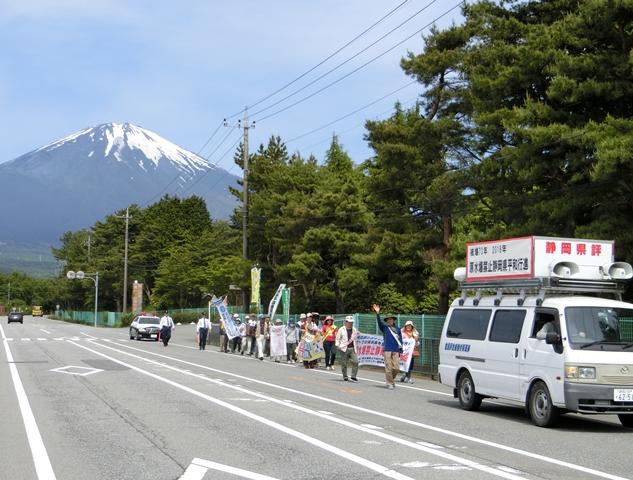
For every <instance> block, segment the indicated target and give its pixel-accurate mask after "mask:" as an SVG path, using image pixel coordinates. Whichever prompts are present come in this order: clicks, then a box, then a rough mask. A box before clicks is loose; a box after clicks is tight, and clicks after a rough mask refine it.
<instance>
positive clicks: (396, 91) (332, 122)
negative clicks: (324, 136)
mask: <svg viewBox="0 0 633 480" xmlns="http://www.w3.org/2000/svg"><path fill="white" fill-rule="evenodd" d="M414 83H417V80H413V81H411V82H408V83H407V84H405V85H403V86H401V87H399V88H397V89H396V90H393V91H391V92H389V93H387V94H386V95H383V96H382V97H380V98H378V99H376V100H374V101H372V102H370V103H368V104H366V105H364V106H362V107H360V108H357V109H356V110H354V111H352V112H349V113H347V114H345V115H343V116H342V117H339V118H337V119H336V120H332V121H331V122H329V123H326V124H325V125H322V126H320V127H317V128H315V129H313V130H310V131H309V132H306V133H303V134H301V135H298V136H296V137H294V138H291V139H289V140H287V141H286V142H285V143H291V142H294V141H295V140H299V139H300V138H303V137H307V136H308V135H311V134H313V133H315V132H318V131H320V130H323V129H324V128H327V127H329V126H330V125H334V124H335V123H338V122H340V121H341V120H345V119H346V118H348V117H351V116H352V115H354V114H356V113H358V112H362V111H363V110H365V109H367V108H369V107H371V106H372V105H375V104H377V103H378V102H380V101H382V100H384V99H386V98H389V97H390V96H392V95H395V94H396V93H398V92H400V91H402V90H404V89H405V88H407V87H409V86H411V85H413V84H414Z"/></svg>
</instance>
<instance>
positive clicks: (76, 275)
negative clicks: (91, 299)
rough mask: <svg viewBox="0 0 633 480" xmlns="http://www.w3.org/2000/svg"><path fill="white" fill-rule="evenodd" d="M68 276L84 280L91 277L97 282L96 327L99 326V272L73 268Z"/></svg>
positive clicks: (72, 278) (67, 273)
mask: <svg viewBox="0 0 633 480" xmlns="http://www.w3.org/2000/svg"><path fill="white" fill-rule="evenodd" d="M66 278H67V279H68V280H83V279H84V278H89V279H90V280H92V281H93V282H94V284H95V328H96V327H97V305H98V304H99V272H95V273H85V272H82V271H81V270H79V271H77V272H74V271H73V270H68V271H67V272H66Z"/></svg>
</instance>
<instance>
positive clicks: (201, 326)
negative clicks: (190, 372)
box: [196, 312, 211, 350]
mask: <svg viewBox="0 0 633 480" xmlns="http://www.w3.org/2000/svg"><path fill="white" fill-rule="evenodd" d="M210 327H211V322H209V319H208V318H207V314H206V313H204V312H203V313H202V316H201V317H200V319H199V320H198V324H197V325H196V330H197V332H198V347H199V348H200V350H204V348H205V347H206V345H207V335H208V333H209V328H210Z"/></svg>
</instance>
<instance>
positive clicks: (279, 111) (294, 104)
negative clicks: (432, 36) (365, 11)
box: [254, 0, 464, 122]
mask: <svg viewBox="0 0 633 480" xmlns="http://www.w3.org/2000/svg"><path fill="white" fill-rule="evenodd" d="M463 3H464V0H462V1H460V2H459V3H458V4H457V5H455V6H453V7H451V8H449V9H448V10H446V11H445V12H444V13H442V14H441V15H439V16H438V17H436V18H434V19H433V20H432V21H431V22H429V23H427V24H426V25H425V26H424V27H422V28H420V29H419V30H417V31H415V32H413V34H411V35H409V36H408V37H406V38H405V39H404V40H402V41H400V42H398V43H396V44H395V45H393V46H392V47H391V48H389V49H387V50H385V51H384V52H382V53H381V54H379V55H376V56H375V57H373V58H372V59H370V60H368V61H367V62H365V63H363V64H362V65H360V66H359V67H357V68H355V69H354V70H352V71H351V72H348V73H346V74H345V75H343V76H342V77H339V78H338V79H336V80H334V81H333V82H330V83H328V84H327V85H325V86H324V87H322V88H320V89H319V90H317V91H315V92H313V93H311V94H310V95H307V96H305V97H303V98H301V99H299V100H297V101H296V102H294V103H291V104H290V105H288V106H286V107H284V108H281V109H280V110H277V111H275V112H273V113H271V114H268V115H266V116H264V117H260V118H259V119H258V120H257V121H258V122H261V121H263V120H267V119H269V118H271V117H274V116H276V115H278V114H280V113H282V112H285V111H286V110H289V109H290V108H292V107H294V106H296V105H298V104H300V103H303V102H305V101H306V100H308V99H310V98H312V97H314V96H315V95H317V94H319V93H321V92H323V91H324V90H327V89H328V88H330V87H331V86H333V85H335V84H337V83H339V82H341V81H342V80H344V79H346V78H347V77H349V76H351V75H353V74H354V73H356V72H358V71H359V70H361V69H363V68H365V67H366V66H367V65H369V64H371V63H373V62H375V61H376V60H378V59H379V58H381V57H383V56H385V55H386V54H387V53H389V52H391V51H392V50H394V49H395V48H396V47H399V46H400V45H402V44H403V43H405V42H406V41H408V40H410V39H411V38H413V37H414V36H416V35H418V34H419V33H420V32H422V31H423V30H425V29H427V28H428V27H430V26H431V25H433V24H434V23H435V22H437V21H438V20H440V19H441V18H443V17H445V16H446V15H448V14H449V13H450V12H452V11H453V10H455V9H456V8H457V7H459V6H460V5H462V4H463ZM262 111H263V110H260V111H259V112H257V113H255V114H254V115H257V114H258V113H261V112H262Z"/></svg>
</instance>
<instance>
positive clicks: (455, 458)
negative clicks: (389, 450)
mask: <svg viewBox="0 0 633 480" xmlns="http://www.w3.org/2000/svg"><path fill="white" fill-rule="evenodd" d="M71 343H72V342H71ZM74 345H77V346H79V347H80V348H84V349H86V350H89V351H93V350H90V349H89V348H88V347H83V346H80V345H78V344H74ZM102 347H103V348H106V349H108V350H113V351H115V352H117V353H121V354H123V355H127V356H129V357H133V358H135V359H139V360H140V359H143V358H144V357H141V356H139V355H135V354H133V353H129V352H125V351H122V350H119V349H116V348H114V347H109V346H105V345H103V346H102ZM94 353H97V354H98V355H101V356H103V357H105V358H111V357H109V356H107V355H105V354H103V353H98V352H96V351H95V352H94ZM111 359H112V360H114V361H115V362H118V363H122V364H124V365H126V364H125V363H123V362H122V361H121V360H115V359H114V358H111ZM154 363H156V364H158V362H154ZM184 363H190V362H184ZM133 368H136V367H133ZM167 368H168V369H169V370H172V371H175V372H178V373H182V374H185V375H188V376H191V377H195V378H198V379H202V380H206V381H209V382H213V383H215V384H216V385H223V386H225V387H226V388H231V389H233V390H237V391H239V392H242V393H246V394H249V395H252V396H255V397H259V398H260V399H264V400H267V401H269V402H271V403H276V404H279V405H285V406H287V407H289V408H292V409H294V410H298V411H300V412H302V413H306V414H309V415H313V416H316V417H320V418H322V419H327V420H329V421H331V422H334V423H338V424H339V425H343V426H345V427H348V428H351V429H354V430H359V431H361V432H364V433H369V434H371V435H374V436H377V437H380V438H383V439H386V440H389V441H391V442H393V443H399V444H401V445H404V446H406V447H410V448H413V449H415V450H420V451H423V452H425V453H429V454H431V455H435V456H438V457H441V458H444V459H446V460H450V461H452V462H455V463H457V464H460V465H464V466H466V467H471V468H473V469H476V470H480V471H483V472H486V473H490V474H492V475H495V476H497V477H501V478H505V479H507V480H522V479H521V477H518V476H516V475H512V474H510V473H508V472H503V471H501V470H498V469H496V468H493V467H489V466H487V465H483V464H480V463H477V462H475V461H472V460H468V459H466V458H462V457H459V456H457V455H453V454H451V453H448V452H442V451H438V450H434V449H431V448H427V447H424V446H423V445H419V444H417V443H414V442H412V441H409V440H405V439H402V438H399V437H396V436H394V435H391V434H388V433H384V432H381V431H378V430H376V429H377V428H380V427H376V426H375V425H370V426H366V425H357V424H355V423H353V422H350V421H347V420H344V419H340V418H337V417H334V416H328V415H324V414H322V413H319V412H315V411H313V410H312V409H309V408H305V407H303V406H300V405H288V403H287V402H285V401H284V400H278V399H276V398H273V397H270V396H268V395H265V394H263V393H259V392H254V391H250V390H247V389H245V388H243V387H237V386H235V385H229V384H227V383H225V382H223V381H221V380H212V379H209V378H206V377H202V376H201V375H199V374H195V373H191V372H189V371H186V370H183V369H181V368H177V367H174V366H171V365H168V366H167ZM138 370H139V371H142V370H140V369H138ZM142 372H143V373H145V374H146V375H150V376H152V377H155V378H158V379H160V380H161V381H164V382H168V383H169V382H171V380H167V379H164V378H162V377H159V376H158V375H154V374H150V373H148V372H145V371H142ZM174 383H175V382H174ZM176 385H179V384H176ZM184 388H186V389H187V390H186V391H191V392H196V394H200V395H203V394H201V393H200V392H197V391H196V390H193V389H189V387H183V389H184ZM211 401H214V402H215V401H217V402H222V401H221V400H217V399H213V400H211ZM255 401H256V400H255ZM222 403H224V402H222ZM272 423H273V424H274V425H279V426H280V427H282V428H283V429H286V428H287V427H285V426H283V425H280V424H277V423H275V422H272ZM274 425H271V426H273V428H277V427H275V426H274ZM288 430H291V429H288ZM282 431H285V430H282ZM301 435H304V434H301ZM305 436H306V437H307V435H305ZM307 438H310V439H311V440H312V441H315V442H319V446H320V444H323V442H321V441H320V440H317V439H315V438H312V437H307ZM321 448H323V447H321ZM330 448H335V447H330ZM336 450H339V451H340V452H344V451H343V450H341V449H336ZM341 456H344V454H342V455H341ZM356 458H360V457H356ZM379 467H380V468H385V467H382V466H381V465H379ZM380 473H383V472H380ZM396 473H397V472H396ZM383 474H385V473H383ZM385 475H386V474H385ZM388 476H389V475H388Z"/></svg>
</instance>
